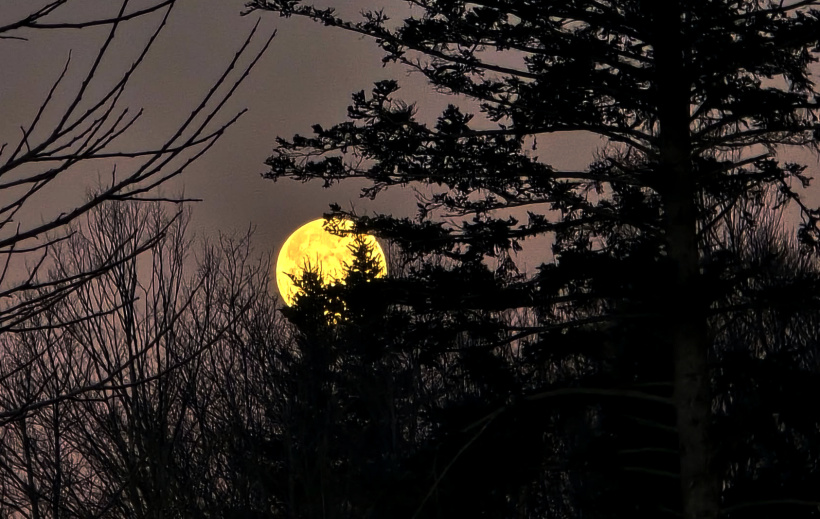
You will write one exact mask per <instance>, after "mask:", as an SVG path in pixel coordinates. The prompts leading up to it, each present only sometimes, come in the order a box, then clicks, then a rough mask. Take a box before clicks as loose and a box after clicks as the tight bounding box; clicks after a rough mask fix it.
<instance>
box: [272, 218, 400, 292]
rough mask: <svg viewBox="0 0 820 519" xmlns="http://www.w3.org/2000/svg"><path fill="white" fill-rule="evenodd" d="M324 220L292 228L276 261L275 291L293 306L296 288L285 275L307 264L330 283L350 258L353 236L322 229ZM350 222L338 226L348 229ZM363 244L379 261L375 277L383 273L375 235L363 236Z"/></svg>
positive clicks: (384, 265) (383, 263)
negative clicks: (378, 268)
mask: <svg viewBox="0 0 820 519" xmlns="http://www.w3.org/2000/svg"><path fill="white" fill-rule="evenodd" d="M324 223H325V219H324V218H320V219H318V220H314V221H312V222H309V223H306V224H305V225H303V226H301V227H299V228H298V229H296V230H295V231H294V232H293V234H291V235H290V236H289V237H288V239H287V240H285V243H284V245H282V249H281V250H280V251H279V256H278V258H277V260H276V286H277V287H278V288H279V294H280V295H281V296H282V299H283V300H284V301H285V303H286V304H287V305H288V306H291V305H293V303H294V301H295V298H296V295H297V293H298V290H297V288H296V286H295V285H294V284H293V279H291V277H290V276H289V274H292V275H296V276H297V277H299V276H300V275H301V274H302V272H303V271H304V270H305V267H306V266H307V265H310V267H311V268H316V267H318V268H319V270H320V272H321V274H322V281H324V282H325V283H328V284H329V283H333V282H337V281H343V279H342V278H343V277H344V273H345V265H346V264H347V265H349V264H350V263H352V261H353V253H352V252H351V250H350V248H351V246H353V245H354V243H355V237H354V235H352V234H351V235H347V236H336V235H335V234H331V233H329V232H328V231H326V230H325V229H324ZM352 227H353V222H351V221H350V220H343V221H342V222H341V224H340V225H339V228H341V229H351V228H352ZM364 241H365V243H366V244H367V245H368V246H370V247H372V249H373V256H374V257H375V258H376V260H377V261H378V262H379V266H380V267H381V272H380V274H379V277H383V276H385V275H386V274H387V262H386V260H385V257H384V251H382V248H381V246H379V244H378V242H377V241H376V238H374V237H373V236H370V235H365V236H364Z"/></svg>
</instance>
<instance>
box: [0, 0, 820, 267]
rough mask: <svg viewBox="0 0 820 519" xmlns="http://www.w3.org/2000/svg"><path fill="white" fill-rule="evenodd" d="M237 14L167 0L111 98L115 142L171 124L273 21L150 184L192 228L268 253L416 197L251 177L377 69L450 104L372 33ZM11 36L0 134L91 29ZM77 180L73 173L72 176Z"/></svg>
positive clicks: (572, 142) (133, 36)
mask: <svg viewBox="0 0 820 519" xmlns="http://www.w3.org/2000/svg"><path fill="white" fill-rule="evenodd" d="M106 4H108V3H107V2H101V1H98V0H88V1H85V2H84V3H79V4H76V5H78V6H80V5H82V6H86V11H85V12H82V11H70V12H69V11H66V13H59V16H58V13H55V15H54V18H53V19H54V20H55V21H56V20H60V21H62V20H70V19H84V18H85V19H88V18H90V17H92V16H99V13H102V12H110V9H111V7H116V6H113V5H110V4H109V5H106ZM10 5H11V6H12V7H11V8H9V9H6V8H5V7H4V11H5V14H4V19H3V21H5V20H7V19H8V18H9V17H13V16H14V14H15V10H14V9H15V8H17V9H19V11H17V12H22V11H25V10H27V9H30V7H29V6H30V3H29V2H28V1H27V0H17V1H16V2H11V3H10ZM72 5H75V4H74V3H73V2H72ZM344 5H346V6H348V8H346V9H343V10H340V12H341V13H342V14H346V15H350V16H353V17H355V16H357V14H356V13H357V12H358V11H359V10H361V9H364V8H375V7H380V6H384V7H385V8H386V11H387V12H388V13H396V17H397V18H400V17H401V16H402V13H406V12H407V11H406V10H405V4H404V3H403V2H398V1H397V0H366V1H365V0H356V1H355V2H347V3H345V4H344ZM106 7H108V10H107V11H106V9H105V8H106ZM242 11H243V2H242V0H180V1H179V2H177V6H176V7H175V9H174V11H173V12H172V14H171V18H170V20H169V24H168V26H167V28H166V29H165V30H164V31H163V33H162V34H161V36H160V39H159V41H158V42H157V44H156V45H155V47H154V48H153V50H152V51H151V54H150V55H149V56H148V58H147V61H146V63H144V66H143V67H141V69H140V70H139V71H138V72H137V74H136V75H135V77H134V78H133V79H132V81H131V82H130V84H129V88H128V90H127V94H126V96H127V99H126V100H125V101H126V103H125V104H127V105H128V106H130V107H131V108H132V109H138V108H144V109H145V115H144V117H143V120H142V122H141V123H140V125H139V126H138V127H137V128H135V129H134V130H133V131H131V132H130V133H129V134H128V135H126V136H125V138H123V140H122V141H121V144H122V146H123V147H124V148H125V147H133V148H137V147H139V146H145V145H147V144H150V143H155V142H156V138H160V137H162V136H164V135H167V134H168V133H169V132H172V131H173V130H174V129H175V128H176V126H175V125H176V124H178V123H179V122H180V121H181V120H182V119H183V118H184V117H185V116H186V115H187V114H188V112H189V111H190V110H191V109H192V108H193V106H195V104H196V103H197V102H198V100H199V99H200V97H201V96H202V95H203V94H204V93H205V92H206V91H207V89H208V87H209V86H210V84H211V82H212V81H214V80H215V79H216V78H217V77H218V76H219V74H220V73H221V72H222V70H223V68H224V66H225V65H226V63H228V61H229V60H230V59H231V57H232V56H233V54H234V53H235V52H236V50H237V49H238V48H239V46H240V45H241V43H242V42H243V40H244V38H245V37H246V35H247V34H248V32H249V31H250V30H251V28H252V26H253V25H254V24H255V23H256V22H257V20H260V19H261V23H260V26H259V30H258V32H257V36H256V38H255V40H254V42H253V43H252V44H251V47H252V48H253V49H258V48H259V47H260V46H261V45H262V43H263V42H264V40H265V39H266V38H267V37H268V36H269V35H270V34H271V32H272V31H274V30H276V31H277V35H276V37H275V38H274V40H273V43H272V45H271V47H270V48H269V50H268V52H267V53H266V54H265V55H264V56H263V57H262V59H261V61H260V62H259V64H258V66H257V67H256V69H255V70H254V71H253V72H252V74H251V76H250V77H249V78H248V79H247V81H246V82H245V83H244V84H243V85H242V86H241V87H240V89H239V90H238V91H237V93H236V95H235V96H234V97H233V99H232V100H231V101H230V102H229V103H228V105H227V107H226V109H225V110H224V111H223V113H222V116H221V119H220V120H221V121H224V120H227V119H228V118H229V117H230V116H232V115H233V114H234V113H236V112H237V111H238V110H240V109H242V108H247V109H248V112H247V113H246V114H245V115H244V116H243V117H242V118H241V119H240V120H239V122H238V123H237V124H236V125H234V126H233V127H232V128H231V129H230V130H229V131H228V133H227V134H226V135H225V136H224V137H223V138H222V139H221V141H220V142H218V143H217V145H216V146H215V147H214V148H213V149H212V150H211V151H210V152H209V153H208V154H207V155H205V156H204V157H203V158H202V159H200V160H198V161H197V162H196V163H194V165H193V166H192V167H191V168H189V170H188V171H187V172H186V173H184V174H183V176H182V177H180V178H179V179H178V180H175V181H174V182H172V183H168V184H166V185H165V186H164V187H163V192H164V193H166V194H176V193H179V191H180V189H182V188H183V187H184V190H185V195H186V196H190V197H197V198H202V199H204V201H203V202H200V203H198V204H196V205H195V208H194V220H193V229H194V230H195V231H196V232H197V234H199V235H208V236H213V235H215V234H216V233H217V232H220V231H221V232H234V231H236V232H242V231H244V230H245V229H247V227H248V226H249V225H254V226H256V228H257V231H256V235H255V246H256V248H257V249H258V250H260V251H267V250H270V251H272V252H274V253H275V252H276V251H277V250H278V248H279V246H280V245H281V244H282V242H283V241H284V239H285V238H286V237H287V234H288V233H289V232H290V231H292V230H294V229H295V228H297V227H298V226H299V225H300V224H302V223H304V222H307V221H309V220H312V219H315V218H317V217H319V216H320V215H321V214H322V212H324V211H327V210H328V204H329V203H331V202H338V203H340V204H341V205H342V206H343V207H344V208H350V207H351V204H352V207H355V209H356V210H357V211H358V212H359V213H363V214H367V213H372V212H374V211H376V212H384V213H393V214H397V215H398V214H400V215H410V214H412V213H413V211H414V209H415V204H416V201H415V198H414V194H413V192H412V190H410V189H394V190H393V191H390V192H388V193H385V194H382V195H381V196H380V197H379V198H377V199H376V201H375V202H371V201H369V200H364V199H360V198H359V197H358V190H359V186H360V185H361V184H356V183H355V182H346V183H343V184H341V185H337V186H335V187H334V188H332V189H323V188H322V187H321V185H319V184H317V183H312V184H297V183H295V182H291V181H280V182H278V183H273V182H272V181H269V180H264V179H262V178H261V177H260V173H262V172H263V171H265V166H264V164H263V162H264V160H265V158H266V157H268V155H269V154H270V152H271V149H272V148H273V143H274V138H275V137H276V136H277V135H281V136H284V137H290V136H292V135H293V134H294V133H303V134H309V133H310V127H311V125H312V124H315V123H320V124H323V125H326V126H327V125H330V124H333V123H335V122H341V121H342V120H344V118H345V114H346V108H347V106H348V105H349V103H350V95H351V93H353V92H355V91H358V90H362V89H364V90H368V91H369V89H370V88H371V86H372V84H373V82H374V81H377V80H380V79H387V78H397V79H398V80H399V81H400V84H401V85H402V91H401V94H402V97H403V99H404V100H406V101H409V102H413V101H419V107H420V109H421V110H420V114H419V116H420V117H421V118H422V119H423V120H426V121H430V122H432V121H433V118H434V117H435V115H436V114H437V113H438V112H439V111H440V109H441V108H443V107H444V106H445V105H446V104H447V103H449V102H459V103H462V104H463V101H458V100H456V99H454V98H451V97H445V96H442V95H439V94H435V93H433V92H431V91H430V89H429V88H428V87H427V85H426V83H425V82H424V81H423V79H422V78H421V77H420V76H419V75H418V74H408V73H407V70H406V69H404V68H403V67H400V66H388V67H386V68H383V67H382V63H381V56H382V54H381V52H380V51H379V49H378V48H377V46H376V45H375V43H374V42H373V41H372V40H369V39H365V38H362V37H359V36H357V35H355V34H352V33H347V32H344V31H341V30H337V29H331V28H327V27H323V26H321V25H318V24H315V23H312V22H310V21H307V20H304V19H299V18H296V17H294V18H289V19H285V18H280V17H279V16H278V15H276V14H274V13H262V12H255V13H252V14H250V15H248V16H240V13H241V12H242ZM159 19H160V17H159V16H157V15H153V16H151V17H146V18H144V19H138V20H135V21H132V22H129V23H128V25H127V27H126V28H125V32H124V33H123V35H124V36H125V35H127V37H123V38H120V39H119V40H117V42H116V44H117V47H116V53H114V54H112V56H117V57H122V62H121V63H115V62H110V63H107V67H106V68H105V70H107V71H114V72H117V73H119V72H121V71H122V67H123V66H125V65H126V64H127V63H129V62H130V60H131V59H132V58H133V56H134V52H135V50H138V44H139V43H141V42H143V41H145V39H146V38H147V36H148V35H149V34H150V31H151V30H152V29H153V28H154V27H155V26H156V24H157V23H158V21H159ZM21 35H24V36H26V37H28V38H29V39H28V41H18V40H11V39H6V40H1V41H0V62H2V63H3V66H4V71H3V81H2V83H0V88H2V90H0V103H2V106H3V118H2V121H0V137H2V139H0V142H8V141H11V142H16V140H17V139H18V137H19V132H20V129H19V128H20V126H21V125H23V124H25V123H26V122H27V121H28V120H29V119H30V118H31V117H32V116H33V114H34V112H35V111H36V108H37V106H38V104H39V102H40V101H41V100H42V99H43V98H44V96H45V95H46V92H47V90H48V88H49V87H50V85H51V83H52V82H53V80H54V79H56V77H57V76H58V75H59V72H60V70H61V69H62V66H63V64H64V63H65V60H66V58H67V57H68V53H69V50H71V51H72V63H71V69H70V70H71V71H73V72H75V73H76V74H79V73H81V72H83V71H84V70H86V68H87V66H88V64H89V60H90V59H91V58H92V57H93V56H94V51H95V50H96V48H97V47H98V46H99V45H100V43H101V42H102V38H103V37H104V35H105V30H104V29H103V30H99V29H83V30H56V31H34V32H32V31H29V32H28V33H26V34H22V33H21ZM112 61H113V60H112ZM245 61H246V62H247V59H246V60H245ZM77 77H78V76H75V84H76V80H77ZM110 77H112V78H113V77H114V75H113V74H111V76H110ZM473 111H476V110H473ZM152 139H153V140H152ZM599 143H600V141H598V140H597V139H595V138H590V137H584V136H581V135H575V136H572V135H560V136H555V137H552V138H550V139H539V152H538V153H539V155H540V156H541V157H542V158H543V159H544V160H546V161H548V162H550V163H552V164H553V165H555V166H557V167H562V168H583V167H585V166H586V164H588V162H589V160H590V158H591V152H592V151H593V150H594V148H595V146H597V145H598V144H599ZM806 158H807V159H809V160H810V161H811V162H812V165H811V169H816V161H815V159H814V158H812V157H811V156H810V155H808V154H807V155H806V156H805V157H803V159H806ZM87 169H88V168H86V170H85V171H83V172H81V173H79V172H78V173H76V174H75V175H76V176H75V177H73V179H72V181H71V182H70V183H68V184H66V185H65V186H64V188H62V189H52V190H51V191H50V192H48V193H46V194H44V195H43V196H42V197H41V198H40V199H38V202H37V203H36V204H32V205H30V206H29V207H28V211H29V213H28V214H26V215H24V216H26V217H28V218H34V219H37V220H39V218H40V216H39V215H38V214H36V212H37V211H47V210H53V209H54V208H55V207H61V206H60V204H61V203H62V204H65V203H66V200H68V199H69V198H67V196H68V195H67V193H71V194H72V195H74V196H81V195H82V193H83V192H84V191H85V189H86V188H87V186H88V185H89V183H91V184H93V182H94V181H95V179H96V177H97V176H100V178H104V177H105V176H106V175H107V174H109V173H108V169H107V168H106V165H104V164H99V169H97V170H95V171H88V170H87ZM80 177H82V181H79V182H78V181H75V180H74V179H77V178H80ZM812 198H814V197H812ZM71 200H75V201H76V198H71Z"/></svg>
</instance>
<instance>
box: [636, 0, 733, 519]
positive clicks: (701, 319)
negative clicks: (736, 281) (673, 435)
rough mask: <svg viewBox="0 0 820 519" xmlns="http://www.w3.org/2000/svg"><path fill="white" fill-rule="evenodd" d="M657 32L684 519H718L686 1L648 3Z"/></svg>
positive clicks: (670, 322)
mask: <svg viewBox="0 0 820 519" xmlns="http://www.w3.org/2000/svg"><path fill="white" fill-rule="evenodd" d="M647 5H651V6H652V9H653V12H652V15H653V16H652V22H653V27H654V30H655V34H654V38H653V42H652V44H653V49H654V52H655V64H656V73H657V77H656V85H657V96H658V123H659V131H660V150H659V151H660V157H659V158H660V164H659V171H658V172H657V173H658V174H659V175H663V177H664V178H663V181H662V185H663V186H664V188H663V191H662V193H661V195H662V197H663V202H664V210H665V211H664V214H665V232H666V247H667V249H666V255H667V259H668V260H669V267H670V268H669V269H668V270H666V271H665V276H666V278H667V279H666V282H665V283H663V284H662V285H661V286H665V287H667V293H666V294H665V295H664V297H665V298H666V302H667V304H666V305H665V308H664V310H663V311H664V312H666V314H667V315H665V318H666V319H665V320H666V322H667V323H668V326H669V327H668V330H669V339H670V345H669V346H671V348H672V350H673V362H674V380H673V385H674V403H675V407H676V413H677V428H678V443H679V451H680V489H681V499H682V506H683V517H684V518H685V519H716V518H717V516H718V508H719V488H718V481H719V480H718V478H717V477H716V474H714V473H713V472H712V471H711V467H710V465H711V458H712V452H713V448H712V443H711V438H710V431H709V430H710V426H711V421H712V419H711V405H712V397H711V388H710V377H709V366H708V358H707V357H708V352H709V340H708V333H707V328H706V311H705V300H704V298H703V297H702V296H701V294H700V290H699V288H700V283H699V277H700V274H699V260H698V239H697V208H696V205H695V196H696V191H695V189H696V184H695V179H694V178H693V177H694V171H693V168H692V157H691V142H690V134H689V100H690V93H689V88H690V86H689V81H687V80H686V74H687V73H686V59H685V53H686V47H685V44H684V34H683V8H682V6H681V1H680V0H667V1H666V2H657V1H655V2H647Z"/></svg>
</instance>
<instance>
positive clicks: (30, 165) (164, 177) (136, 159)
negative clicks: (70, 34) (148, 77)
mask: <svg viewBox="0 0 820 519" xmlns="http://www.w3.org/2000/svg"><path fill="white" fill-rule="evenodd" d="M79 3H80V2H77V1H76V0H42V1H37V2H30V3H28V4H26V5H25V6H17V7H15V8H14V9H9V10H8V11H7V12H6V13H4V14H5V15H6V16H5V18H4V20H3V21H2V22H0V42H2V45H3V46H4V47H8V46H17V47H21V46H25V45H27V44H28V42H27V41H26V40H35V39H36V38H38V37H39V36H41V35H42V32H43V31H51V32H59V31H63V30H74V31H76V30H85V31H94V30H95V29H100V30H103V31H104V35H105V38H104V40H103V41H102V43H101V44H100V46H99V48H98V50H97V51H96V53H95V54H93V55H92V58H93V59H92V60H91V61H90V63H89V64H88V65H86V67H87V68H86V70H85V71H79V72H81V73H80V74H79V77H75V76H76V74H75V70H74V68H75V64H74V63H73V62H72V61H71V59H70V53H68V52H66V62H65V66H64V67H63V68H62V70H56V71H54V81H53V84H51V85H50V88H49V89H48V91H47V93H46V95H45V96H44V99H43V100H42V103H40V105H39V106H38V107H35V109H34V110H33V112H32V113H31V117H30V120H29V121H28V122H23V123H21V124H19V125H18V126H19V128H20V130H21V135H20V136H19V138H17V139H16V140H15V141H14V142H11V143H5V144H0V176H2V178H3V180H2V182H0V191H2V193H3V203H2V207H0V229H2V232H0V234H2V238H0V254H2V255H3V256H4V259H3V267H2V270H1V271H0V299H2V300H3V302H2V305H1V306H0V332H3V333H5V332H11V333H14V332H16V331H18V330H20V329H25V328H26V327H29V326H30V323H27V321H28V320H30V319H33V320H34V321H36V320H37V319H38V317H37V316H38V314H39V313H41V312H46V311H48V309H49V308H51V307H52V306H53V305H55V304H57V303H58V302H59V301H60V300H61V299H62V298H64V297H67V296H68V295H69V294H71V293H72V292H73V291H76V290H78V289H79V288H80V287H82V285H83V284H84V283H87V282H89V280H91V279H93V278H94V277H95V276H99V275H102V274H103V273H105V272H106V271H108V270H110V269H113V268H116V267H117V266H118V265H119V264H121V263H122V262H125V261H127V260H128V259H129V258H126V257H124V256H122V254H120V252H121V250H123V248H118V247H116V246H112V247H111V251H110V252H111V253H112V254H111V255H110V256H101V257H99V258H96V259H97V263H95V264H89V265H86V270H84V271H80V272H74V273H73V274H72V275H71V276H70V277H63V278H55V277H53V276H52V277H49V279H45V276H44V273H45V272H46V270H47V269H48V265H49V255H50V254H51V253H52V250H53V249H54V246H55V245H56V244H58V243H60V242H61V241H62V240H65V239H67V237H68V235H69V226H70V225H71V224H72V223H73V222H75V221H76V220H77V219H78V218H81V217H83V216H84V215H86V214H88V212H89V211H91V210H93V209H94V208H96V207H98V206H100V205H101V204H103V203H106V202H110V201H126V200H135V201H151V200H163V201H168V202H171V201H173V202H181V201H183V199H182V198H176V199H172V198H166V197H165V196H164V195H162V194H161V193H159V192H158V188H159V186H161V185H162V184H163V183H165V182H166V181H168V180H169V179H172V178H174V177H176V176H178V175H179V174H181V173H182V172H183V171H184V170H185V169H186V168H187V167H188V166H189V165H190V164H191V163H192V162H193V161H194V160H196V159H197V158H199V157H200V156H202V154H204V153H205V152H206V151H207V150H208V149H210V147H211V146H213V144H214V143H215V142H216V140H217V139H218V138H219V137H220V136H221V135H223V134H224V132H225V131H226V130H227V129H228V128H229V127H230V126H231V125H232V124H233V123H234V122H235V121H236V120H237V118H238V117H239V115H241V112H240V113H239V114H236V115H234V116H230V117H227V118H224V119H223V120H222V121H221V122H220V121H219V120H218V118H219V117H221V116H222V114H223V107H224V104H225V102H226V101H227V99H228V98H229V97H230V96H231V95H232V94H233V92H234V91H235V90H236V88H237V87H238V86H239V84H240V83H241V82H242V81H243V80H244V79H245V77H247V75H248V73H249V72H250V69H251V68H252V67H253V65H254V64H255V63H256V62H257V60H258V58H259V57H260V56H261V53H262V52H263V51H264V49H265V48H267V46H268V44H269V43H270V40H268V41H267V42H265V43H264V44H263V45H262V48H261V50H259V51H257V52H256V53H255V54H254V53H252V52H251V51H250V50H249V47H250V45H251V43H252V42H253V41H254V40H255V32H256V30H255V29H254V31H253V32H251V33H250V34H249V35H248V37H247V38H246V40H245V41H244V43H243V44H242V47H241V49H240V51H239V52H238V53H237V54H236V56H235V58H234V59H233V60H232V61H231V62H230V63H229V64H228V65H227V66H226V68H225V70H224V73H223V74H222V75H221V77H220V78H219V79H218V80H217V81H216V82H214V83H213V85H211V86H210V88H206V89H205V91H204V93H203V95H202V97H201V100H200V101H198V102H197V103H196V104H195V105H194V107H193V109H192V110H191V112H190V114H188V115H187V116H184V119H182V120H181V122H180V123H179V125H178V126H177V127H176V128H175V129H173V130H172V131H171V132H170V133H169V134H168V135H167V136H160V137H161V139H160V141H159V142H158V143H156V144H154V145H147V146H145V147H133V146H131V147H129V146H128V145H127V143H126V142H125V139H126V138H127V137H128V136H129V135H130V134H131V133H133V131H134V129H135V126H134V125H135V123H137V121H139V120H140V118H141V116H142V114H143V110H142V109H134V107H129V106H125V104H124V101H123V96H122V94H123V92H124V91H125V89H126V88H127V86H128V84H129V82H130V80H131V78H132V77H134V74H135V72H136V71H137V70H138V68H139V67H140V66H141V65H142V64H143V62H144V61H145V59H146V57H147V56H148V55H149V53H150V50H151V48H152V47H153V45H154V42H155V41H156V40H157V38H158V36H159V34H160V32H161V31H162V30H163V28H164V27H165V24H166V22H167V20H168V17H169V16H170V13H171V10H172V8H173V6H174V4H175V0H157V1H151V2H145V3H142V4H140V5H139V6H136V5H133V4H134V3H133V2H129V1H127V0H124V1H122V2H117V3H115V5H111V6H106V7H110V10H102V9H101V10H99V11H97V12H96V13H97V14H98V15H97V16H92V17H91V18H89V19H81V18H80V17H78V16H76V8H75V7H76V6H77V5H78V4H79ZM140 23H143V24H144V23H147V24H149V27H153V29H152V32H150V33H149V34H150V38H149V39H148V41H147V42H146V43H145V44H144V45H142V46H141V47H137V48H135V49H134V50H135V51H136V53H135V55H134V56H133V57H132V58H129V59H128V61H126V62H124V61H123V59H117V58H114V57H112V53H113V52H114V51H113V48H114V47H115V46H116V43H117V42H118V41H120V40H121V39H122V38H124V37H126V36H125V35H124V33H123V31H124V30H126V26H131V25H134V24H140ZM248 54H252V55H251V56H248ZM6 55H8V56H12V55H15V54H14V53H13V52H10V53H6ZM245 60H247V61H248V63H242V61H245ZM112 78H113V81H112ZM13 102H15V100H14V99H11V98H4V100H3V103H13ZM7 144H10V145H8V146H7ZM100 164H105V165H106V167H109V168H110V170H111V171H110V175H108V176H106V179H107V180H106V181H107V183H101V184H98V185H97V186H96V188H95V186H92V185H89V186H88V192H87V194H88V195H89V196H87V197H85V198H82V195H81V194H80V195H79V199H77V200H71V199H70V198H69V197H68V196H66V199H65V200H64V204H65V205H64V206H63V207H59V206H54V207H46V204H43V200H44V198H42V197H43V196H54V197H59V196H60V194H59V193H60V191H61V190H63V189H64V188H63V187H62V186H61V185H60V183H61V182H67V178H68V177H71V176H73V175H75V174H78V173H80V172H82V171H83V170H86V171H87V170H89V169H91V170H97V169H98V166H99V165H100ZM92 165H93V166H92ZM109 179H110V180H109ZM35 208H40V209H41V210H43V211H44V213H43V214H40V215H34V216H31V215H29V214H27V212H30V211H31V210H32V209H35ZM48 211H51V212H48ZM147 248H149V247H143V248H140V249H131V252H132V253H133V254H138V253H140V252H144V251H145V250H147ZM24 262H25V263H26V265H24ZM26 266H28V269H26ZM110 310H111V309H110V308H107V309H103V310H101V311H104V312H105V311H110ZM57 324H58V323H53V322H52V323H50V326H57ZM27 405H28V406H32V405H39V404H38V403H36V402H28V404H27ZM24 412H25V410H24V409H13V408H4V409H2V410H0V415H1V416H2V417H3V418H2V420H4V421H6V420H8V419H9V418H10V417H13V416H17V415H20V414H21V413H24Z"/></svg>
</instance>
